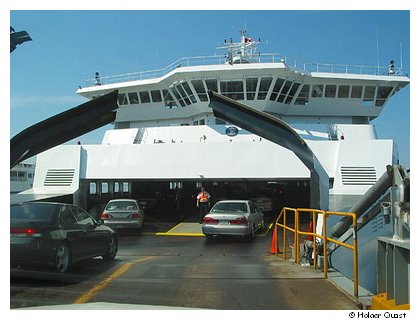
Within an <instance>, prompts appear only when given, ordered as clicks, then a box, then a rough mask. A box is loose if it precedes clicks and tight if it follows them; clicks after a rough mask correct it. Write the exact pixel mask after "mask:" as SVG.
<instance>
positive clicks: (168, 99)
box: [162, 89, 178, 109]
mask: <svg viewBox="0 0 420 320" xmlns="http://www.w3.org/2000/svg"><path fill="white" fill-rule="evenodd" d="M162 94H163V101H164V102H165V107H166V108H167V109H172V108H177V107H178V106H177V104H176V103H175V100H174V98H173V97H172V95H171V94H170V92H169V91H168V90H166V89H163V90H162Z"/></svg>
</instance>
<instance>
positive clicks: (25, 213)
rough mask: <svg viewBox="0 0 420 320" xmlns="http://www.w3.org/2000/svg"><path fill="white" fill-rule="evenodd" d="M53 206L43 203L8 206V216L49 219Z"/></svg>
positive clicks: (24, 218) (39, 219)
mask: <svg viewBox="0 0 420 320" xmlns="http://www.w3.org/2000/svg"><path fill="white" fill-rule="evenodd" d="M55 208H56V207H55V206H54V205H51V204H43V203H24V204H20V205H11V206H10V218H11V219H16V220H30V221H49V220H51V219H52V214H53V212H54V210H55Z"/></svg>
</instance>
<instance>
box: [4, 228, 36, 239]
mask: <svg viewBox="0 0 420 320" xmlns="http://www.w3.org/2000/svg"><path fill="white" fill-rule="evenodd" d="M10 235H11V236H12V237H22V238H25V237H26V238H41V237H42V233H41V232H40V231H39V230H38V229H35V228H10Z"/></svg>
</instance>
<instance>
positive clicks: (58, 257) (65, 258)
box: [54, 242, 71, 272]
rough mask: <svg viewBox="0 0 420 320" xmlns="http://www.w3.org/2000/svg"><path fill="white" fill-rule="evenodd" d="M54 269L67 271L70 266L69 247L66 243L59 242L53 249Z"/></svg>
mask: <svg viewBox="0 0 420 320" xmlns="http://www.w3.org/2000/svg"><path fill="white" fill-rule="evenodd" d="M54 266H55V269H56V270H57V271H58V272H67V271H69V270H70V266H71V253H70V247H69V245H68V244H67V243H65V242H63V243H61V244H60V245H59V246H58V248H57V250H56V251H55V265H54Z"/></svg>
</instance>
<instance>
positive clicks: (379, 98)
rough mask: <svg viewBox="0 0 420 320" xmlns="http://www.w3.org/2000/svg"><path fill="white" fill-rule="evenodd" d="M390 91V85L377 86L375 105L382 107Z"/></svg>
mask: <svg viewBox="0 0 420 320" xmlns="http://www.w3.org/2000/svg"><path fill="white" fill-rule="evenodd" d="M391 91H392V87H389V86H386V87H382V86H380V87H378V92H377V93H376V103H375V105H376V106H377V107H382V106H383V105H384V104H385V101H386V99H388V97H389V94H390V93H391Z"/></svg>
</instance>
